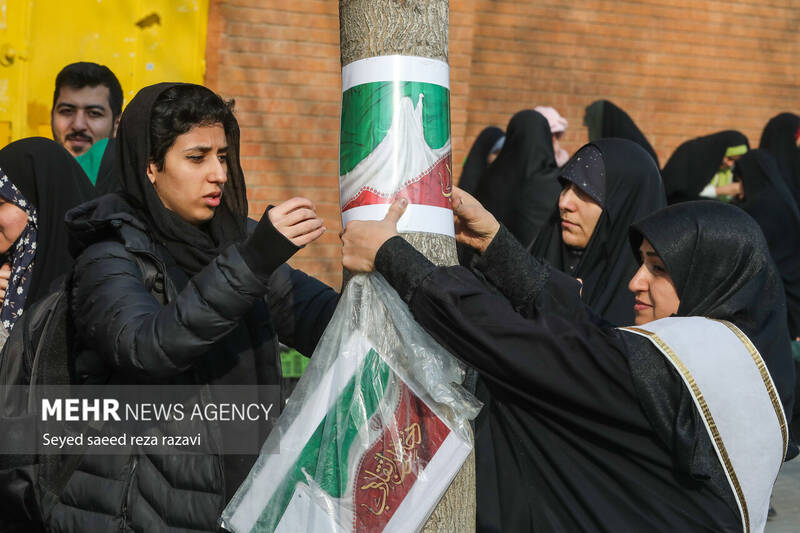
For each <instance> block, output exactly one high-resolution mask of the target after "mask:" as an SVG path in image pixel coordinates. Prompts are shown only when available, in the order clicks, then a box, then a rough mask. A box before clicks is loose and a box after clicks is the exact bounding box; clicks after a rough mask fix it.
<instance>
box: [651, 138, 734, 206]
mask: <svg viewBox="0 0 800 533" xmlns="http://www.w3.org/2000/svg"><path fill="white" fill-rule="evenodd" d="M749 147H750V144H749V143H748V142H747V137H745V136H744V135H743V134H742V133H740V132H738V131H735V130H727V131H720V132H718V133H712V134H711V135H706V136H705V137H697V138H696V139H692V140H689V141H686V142H685V143H683V144H681V145H680V146H678V148H677V149H676V150H675V152H674V153H673V154H672V156H671V157H670V158H669V161H667V164H666V165H664V168H663V169H662V171H661V176H662V177H663V178H664V188H665V189H666V191H667V202H668V203H669V204H675V203H678V202H686V201H688V200H699V199H701V198H703V197H705V198H719V199H721V200H725V199H728V198H729V197H732V196H735V195H736V194H738V193H739V186H738V184H736V183H732V180H733V174H732V169H733V165H734V163H735V161H736V159H738V158H739V157H741V156H742V155H743V154H745V153H747V150H748V149H749Z"/></svg>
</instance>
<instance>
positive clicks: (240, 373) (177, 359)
mask: <svg viewBox="0 0 800 533" xmlns="http://www.w3.org/2000/svg"><path fill="white" fill-rule="evenodd" d="M114 173H115V179H117V180H118V182H119V184H120V187H121V190H120V192H119V193H116V194H109V195H106V196H103V197H101V198H99V199H97V200H95V201H92V202H89V203H87V204H83V205H81V206H79V207H78V208H76V209H73V210H72V211H70V212H69V213H68V215H67V223H68V226H69V230H70V235H71V246H72V249H73V251H74V252H75V254H76V255H77V259H76V262H75V268H74V274H73V276H74V277H73V282H72V286H71V306H72V309H71V312H72V317H73V320H74V323H75V337H76V344H77V347H76V354H75V356H74V366H73V369H72V370H73V373H74V379H75V380H76V381H78V382H80V383H111V384H115V383H120V384H128V385H133V384H149V385H163V386H169V385H174V384H184V385H205V384H208V385H277V384H279V379H280V367H279V363H280V357H279V352H278V343H277V339H278V338H279V339H280V341H282V342H284V343H285V344H288V345H290V346H293V347H295V348H297V349H298V350H300V351H301V352H302V353H305V354H308V355H310V354H311V353H312V352H313V350H314V347H315V345H316V343H317V340H318V339H319V337H320V336H321V334H322V332H323V330H324V329H325V326H326V324H327V323H328V321H329V319H330V317H331V315H332V313H333V310H334V308H335V306H336V302H337V299H338V297H337V294H336V293H335V292H334V291H333V290H332V289H330V288H329V287H327V286H325V285H323V284H322V283H320V282H318V281H317V280H315V279H313V278H310V277H308V276H306V275H305V274H303V273H302V272H300V271H297V270H292V269H291V268H289V267H288V266H287V265H285V264H284V262H285V261H286V260H287V259H289V257H291V256H292V255H293V254H294V253H295V252H296V251H297V250H298V249H299V248H300V247H301V246H304V245H305V244H308V243H310V242H312V241H314V240H315V239H316V238H318V237H319V236H320V235H321V234H322V233H323V231H324V227H323V225H322V221H321V220H320V219H319V218H318V217H317V216H316V213H315V211H314V207H313V204H312V203H311V201H309V200H306V199H302V198H295V199H292V200H289V201H287V202H284V203H282V204H280V205H277V206H275V207H272V208H271V209H270V210H269V212H268V213H265V214H264V216H263V217H262V218H261V221H260V222H259V223H258V224H257V225H255V227H254V228H252V229H251V230H250V231H248V228H247V200H246V196H245V181H244V176H243V174H242V168H241V165H240V163H239V128H238V125H237V123H236V119H235V118H234V116H233V112H232V110H231V108H230V106H229V105H228V104H226V103H225V102H224V101H223V100H222V99H221V98H220V97H219V96H217V95H216V94H214V93H213V92H212V91H210V90H209V89H206V88H205V87H201V86H198V85H189V84H173V83H162V84H158V85H153V86H150V87H146V88H144V89H142V90H141V91H139V93H138V94H137V95H136V97H135V98H134V99H133V100H132V101H131V102H130V104H128V106H127V108H126V109H125V112H124V113H123V114H122V118H121V121H120V125H119V131H118V136H117V145H116V151H115V164H114ZM146 272H150V273H151V274H154V275H151V274H147V273H146ZM147 280H149V282H148V281H147ZM159 287H160V288H159ZM232 438H234V436H232V435H230V434H228V433H227V432H226V433H223V434H222V435H220V436H219V438H218V439H217V445H218V446H220V449H221V455H202V454H198V455H181V456H169V455H159V454H153V453H145V452H144V451H143V450H141V449H139V448H137V447H135V446H133V447H131V449H130V453H129V455H117V456H97V455H86V456H84V457H83V459H82V462H81V464H80V465H79V466H78V468H77V470H76V471H75V472H74V473H73V474H72V476H71V478H70V479H69V481H68V482H67V484H66V487H65V489H64V492H63V493H62V494H61V496H60V499H59V501H57V502H49V503H48V506H49V507H48V508H47V509H45V511H44V516H45V517H46V521H47V528H48V530H54V531H75V532H78V531H166V530H167V529H170V530H171V529H172V528H177V529H180V530H191V531H217V530H218V526H217V519H218V518H219V516H220V514H221V512H222V510H223V508H224V506H225V504H226V502H227V501H228V500H229V499H230V497H231V496H232V495H233V493H234V491H235V490H236V489H237V487H238V485H239V484H240V483H241V481H242V480H243V479H244V478H245V476H246V475H247V473H248V472H249V470H250V467H251V466H252V464H253V462H254V461H255V455H231V454H225V452H224V450H225V449H226V446H228V445H229V444H232V441H231V439H232Z"/></svg>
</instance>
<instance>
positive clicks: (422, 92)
mask: <svg viewBox="0 0 800 533" xmlns="http://www.w3.org/2000/svg"><path fill="white" fill-rule="evenodd" d="M449 87H450V86H449V67H448V65H447V63H444V62H442V61H436V60H433V59H426V58H421V57H405V56H380V57H372V58H368V59H362V60H360V61H355V62H353V63H350V64H349V65H347V66H345V67H344V68H343V69H342V123H341V136H340V152H339V193H340V201H341V206H342V222H343V224H344V225H347V223H348V222H350V221H351V220H380V219H382V218H383V217H384V216H385V215H386V211H387V209H388V207H389V205H391V203H392V202H394V200H396V199H397V198H400V197H405V198H407V199H408V201H409V202H408V203H409V205H408V208H407V209H406V213H405V214H404V215H403V218H401V219H400V222H399V224H398V229H399V230H400V231H401V232H403V231H424V232H429V233H442V234H444V235H450V236H453V213H452V210H451V206H450V196H451V194H452V190H453V181H452V175H451V169H452V162H451V145H450V88H449Z"/></svg>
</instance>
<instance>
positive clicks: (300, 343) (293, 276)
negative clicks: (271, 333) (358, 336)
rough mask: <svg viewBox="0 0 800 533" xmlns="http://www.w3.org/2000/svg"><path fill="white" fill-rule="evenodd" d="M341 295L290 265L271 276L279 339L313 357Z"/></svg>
mask: <svg viewBox="0 0 800 533" xmlns="http://www.w3.org/2000/svg"><path fill="white" fill-rule="evenodd" d="M338 302H339V294H338V293H337V292H336V291H335V290H333V289H332V288H330V287H328V286H327V285H325V284H324V283H322V282H321V281H319V280H318V279H316V278H313V277H311V276H309V275H308V274H306V273H305V272H303V271H301V270H296V269H294V268H292V267H290V266H289V265H287V264H285V263H284V264H283V265H281V266H280V267H278V268H277V269H276V270H275V272H273V274H272V276H271V277H270V279H269V292H268V294H267V304H268V305H269V309H270V315H271V317H272V321H273V324H274V325H275V329H276V331H277V332H278V339H279V340H280V341H281V342H282V343H284V344H286V345H287V346H291V347H292V348H295V349H296V350H297V351H299V352H300V353H302V354H303V355H307V356H311V354H312V353H314V348H316V346H317V342H319V339H320V337H321V336H322V333H323V332H324V331H325V328H326V327H327V326H328V322H330V320H331V317H332V316H333V312H334V311H335V310H336V304H337V303H338Z"/></svg>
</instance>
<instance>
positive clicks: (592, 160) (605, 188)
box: [531, 139, 665, 325]
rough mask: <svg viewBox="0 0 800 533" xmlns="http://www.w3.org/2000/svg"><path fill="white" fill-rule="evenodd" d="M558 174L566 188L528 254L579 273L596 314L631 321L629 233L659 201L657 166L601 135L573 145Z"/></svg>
mask: <svg viewBox="0 0 800 533" xmlns="http://www.w3.org/2000/svg"><path fill="white" fill-rule="evenodd" d="M558 176H559V180H560V181H561V183H562V184H563V187H564V188H563V189H562V192H561V196H560V197H559V200H558V204H557V205H556V206H555V209H554V210H553V211H552V212H551V213H552V214H551V216H550V219H549V220H548V222H547V225H546V226H545V227H544V228H543V229H542V231H541V232H540V234H539V237H538V238H537V239H536V241H535V242H534V243H533V245H532V246H531V253H532V254H533V256H534V257H537V258H539V259H543V260H546V261H547V262H548V263H550V264H551V265H553V266H554V267H555V268H557V269H558V270H561V271H562V272H566V273H567V274H569V275H571V276H573V277H576V278H580V279H581V280H582V281H583V301H584V302H586V304H587V305H588V306H589V307H590V308H592V310H594V312H595V313H597V314H598V315H599V316H601V317H602V318H604V319H605V320H607V321H608V322H611V323H612V324H617V325H628V324H631V323H633V295H631V293H630V292H629V291H628V289H627V285H628V281H629V280H630V279H631V276H633V273H634V272H636V269H637V268H638V266H637V265H636V261H635V259H634V256H633V255H631V254H630V250H629V249H628V240H627V239H628V237H627V231H628V227H630V225H631V224H632V223H633V222H634V221H635V220H639V219H640V218H642V217H644V216H646V215H649V214H650V213H652V212H653V211H655V210H657V209H659V208H661V207H664V205H665V202H664V189H663V187H662V185H661V177H660V176H659V173H658V167H657V166H656V165H655V162H654V161H653V159H652V158H651V157H650V156H649V155H648V154H647V152H645V150H644V149H642V148H641V147H640V146H638V145H636V144H635V143H634V142H632V141H629V140H626V139H601V140H599V141H596V142H594V143H591V144H587V145H586V146H584V147H583V148H581V149H580V150H578V151H577V152H576V153H575V155H573V156H572V159H570V160H569V162H568V163H567V164H566V165H564V167H563V168H562V169H561V171H560V173H559V175H558ZM551 209H552V208H551Z"/></svg>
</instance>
